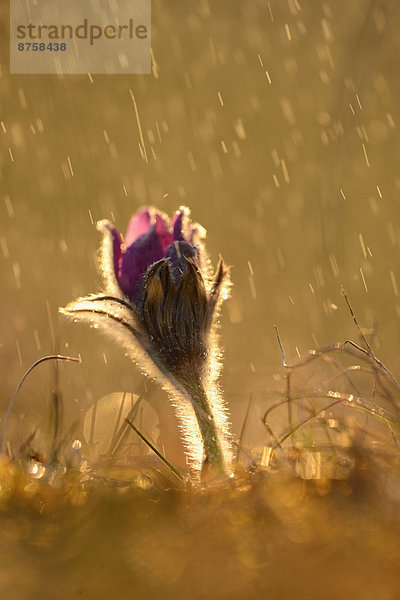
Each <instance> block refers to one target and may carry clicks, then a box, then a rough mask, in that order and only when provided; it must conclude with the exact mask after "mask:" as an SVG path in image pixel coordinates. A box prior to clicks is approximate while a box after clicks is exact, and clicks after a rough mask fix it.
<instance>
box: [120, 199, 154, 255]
mask: <svg viewBox="0 0 400 600" xmlns="http://www.w3.org/2000/svg"><path fill="white" fill-rule="evenodd" d="M150 225H151V213H150V211H149V210H148V209H147V208H145V209H143V210H141V211H139V212H138V213H136V214H135V215H133V217H132V218H131V220H130V221H129V225H128V229H127V231H126V236H125V244H126V247H127V248H128V247H129V246H131V245H132V244H133V243H134V242H136V240H137V239H138V238H139V237H140V236H141V235H144V234H145V233H147V232H148V231H149V229H150Z"/></svg>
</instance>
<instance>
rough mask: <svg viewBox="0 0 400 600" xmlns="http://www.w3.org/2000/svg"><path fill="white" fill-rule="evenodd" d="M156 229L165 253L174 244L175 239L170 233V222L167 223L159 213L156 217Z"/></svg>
mask: <svg viewBox="0 0 400 600" xmlns="http://www.w3.org/2000/svg"><path fill="white" fill-rule="evenodd" d="M154 229H155V231H156V234H157V237H158V240H159V242H160V245H161V247H162V250H163V253H164V252H165V251H166V249H167V248H168V246H169V245H170V244H172V242H173V240H174V238H173V236H172V233H171V232H170V225H169V223H168V221H166V220H165V219H164V217H163V216H162V214H161V213H159V212H157V213H156V216H155V225H154Z"/></svg>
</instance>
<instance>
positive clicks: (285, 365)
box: [274, 325, 292, 369]
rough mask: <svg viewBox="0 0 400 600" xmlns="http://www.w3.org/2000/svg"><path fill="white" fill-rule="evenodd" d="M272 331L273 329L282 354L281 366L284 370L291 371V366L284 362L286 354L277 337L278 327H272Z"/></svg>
mask: <svg viewBox="0 0 400 600" xmlns="http://www.w3.org/2000/svg"><path fill="white" fill-rule="evenodd" d="M274 329H275V332H276V337H277V338H278V344H279V347H280V349H281V352H282V364H283V366H284V367H285V369H291V368H292V366H291V365H288V364H287V362H286V353H285V349H284V347H283V345H282V342H281V338H280V335H279V329H278V325H274Z"/></svg>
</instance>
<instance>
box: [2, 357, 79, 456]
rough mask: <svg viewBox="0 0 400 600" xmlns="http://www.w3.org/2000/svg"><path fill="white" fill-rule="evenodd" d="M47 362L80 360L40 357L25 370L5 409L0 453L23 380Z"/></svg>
mask: <svg viewBox="0 0 400 600" xmlns="http://www.w3.org/2000/svg"><path fill="white" fill-rule="evenodd" d="M48 360H66V361H68V362H78V363H79V362H81V360H80V358H75V357H73V356H63V355H62V354H50V355H48V356H42V358H39V359H38V360H37V361H35V362H34V363H33V364H32V365H31V366H30V367H29V369H27V371H25V373H24V374H23V376H22V378H21V380H20V382H19V383H18V385H17V387H16V390H15V392H14V394H13V396H12V398H11V400H10V403H9V405H8V408H7V412H6V414H5V417H4V421H3V426H2V428H1V434H0V452H2V453H4V452H5V447H6V441H7V440H6V436H7V428H8V422H9V419H10V415H11V411H12V409H13V406H14V403H15V399H16V397H17V395H18V392H19V390H20V389H21V387H22V385H23V383H24V381H25V379H26V378H27V377H28V375H29V374H30V373H31V372H32V371H33V370H34V369H35V368H36V367H37V366H38V365H41V364H42V363H44V362H47V361H48Z"/></svg>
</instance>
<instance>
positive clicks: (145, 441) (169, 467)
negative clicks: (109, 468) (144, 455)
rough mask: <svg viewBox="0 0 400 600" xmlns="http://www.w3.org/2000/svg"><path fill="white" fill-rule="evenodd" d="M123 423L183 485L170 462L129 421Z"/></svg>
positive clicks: (179, 475)
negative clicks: (125, 423) (126, 424)
mask: <svg viewBox="0 0 400 600" xmlns="http://www.w3.org/2000/svg"><path fill="white" fill-rule="evenodd" d="M125 421H126V422H127V423H128V425H129V426H130V427H132V429H133V431H134V432H135V433H137V435H138V436H139V437H140V439H141V440H143V442H144V443H145V444H146V445H147V446H148V447H149V448H150V450H152V451H153V452H154V454H156V456H158V458H159V459H160V460H161V461H162V462H163V463H164V464H165V465H166V466H167V467H168V469H170V471H172V473H173V474H174V475H175V476H176V477H177V478H178V479H179V481H180V482H181V483H183V477H182V475H181V474H180V473H179V471H178V469H176V468H175V467H174V466H173V465H172V464H171V463H170V462H169V460H167V459H166V458H165V456H163V455H162V454H161V452H159V450H157V448H156V447H155V446H154V445H153V444H152V443H151V442H150V441H149V440H148V439H147V438H146V437H145V436H144V435H143V433H141V431H139V429H138V428H137V427H136V426H135V425H134V424H133V423H132V421H130V419H128V418H126V419H125Z"/></svg>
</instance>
